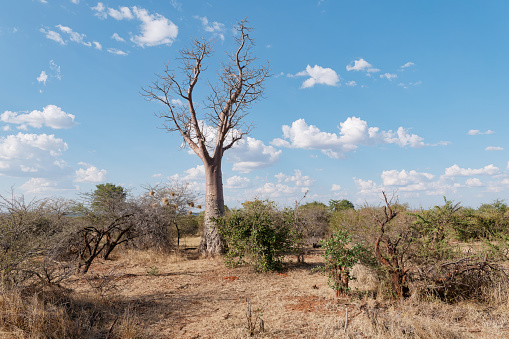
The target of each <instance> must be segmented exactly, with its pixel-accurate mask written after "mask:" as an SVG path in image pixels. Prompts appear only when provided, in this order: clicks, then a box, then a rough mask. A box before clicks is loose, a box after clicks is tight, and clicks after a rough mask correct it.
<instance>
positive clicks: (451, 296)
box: [0, 182, 509, 338]
mask: <svg viewBox="0 0 509 339" xmlns="http://www.w3.org/2000/svg"><path fill="white" fill-rule="evenodd" d="M381 197H382V200H381V203H380V204H379V205H377V206H368V205H366V206H357V207H354V206H353V204H351V203H350V202H349V201H346V200H343V201H336V200H330V201H329V203H328V204H327V205H326V204H324V203H321V202H311V203H307V204H298V203H296V205H295V206H291V207H281V206H278V205H277V204H276V203H275V202H272V201H269V200H258V199H253V200H250V201H246V202H244V203H243V204H242V206H241V207H239V208H235V209H227V212H226V214H225V216H223V217H218V218H216V219H215V220H214V221H215V222H216V223H217V225H218V230H219V234H220V235H221V237H222V239H223V242H224V245H225V252H224V254H223V255H222V256H217V257H212V258H210V257H208V258H207V257H201V256H200V252H199V248H198V247H199V246H198V245H199V239H200V234H201V232H202V231H203V226H202V225H203V213H202V212H201V206H199V205H198V204H197V201H198V200H199V198H200V197H199V195H198V194H197V193H195V192H193V191H191V190H190V189H189V187H188V185H186V184H181V183H178V182H170V183H167V184H159V185H157V186H147V187H144V193H143V194H142V195H141V196H133V195H132V194H131V192H129V191H128V190H127V189H125V188H124V187H121V186H118V185H113V184H104V185H98V186H97V187H96V189H95V190H94V191H92V192H90V193H87V194H83V195H82V196H81V197H80V198H79V199H76V200H73V201H70V200H63V199H56V198H47V199H40V200H31V201H27V200H25V199H24V197H23V196H21V195H16V194H15V192H14V191H13V192H11V194H10V195H3V196H1V197H0V198H1V201H0V208H1V214H0V219H1V223H0V227H1V232H0V249H1V253H0V274H1V275H0V277H1V281H0V283H1V287H0V293H1V294H0V309H1V313H0V333H1V334H2V336H3V337H16V338H67V337H70V338H101V337H104V338H141V337H150V338H152V337H184V338H186V337H189V338H199V337H209V338H223V337H225V338H237V337H260V338H263V337H269V338H278V337H313V338H343V337H359V338H361V337H378V338H394V337H396V338H398V337H399V338H421V337H425V336H427V337H433V338H435V337H442V338H465V337H485V338H492V337H497V336H498V337H506V336H507V333H508V330H509V323H508V322H507V319H509V318H508V315H509V310H508V307H509V299H508V298H509V293H508V292H509V290H508V286H509V285H508V283H509V280H508V275H507V273H508V270H509V266H508V263H509V261H508V260H509V258H508V255H509V228H508V225H509V209H508V207H507V205H506V204H505V203H504V202H503V201H500V200H497V201H494V202H492V203H488V204H483V205H481V206H480V207H479V208H477V209H473V208H468V207H463V206H461V204H460V203H457V202H453V201H449V200H447V199H446V198H444V202H443V203H442V204H440V205H437V206H434V207H431V208H429V209H419V210H413V209H411V208H409V207H408V206H406V205H404V204H401V203H399V202H398V201H397V198H396V197H395V196H392V197H391V196H388V195H386V194H385V193H383V194H382V195H381Z"/></svg>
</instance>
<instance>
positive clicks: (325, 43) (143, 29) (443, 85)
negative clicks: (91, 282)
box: [0, 0, 509, 207]
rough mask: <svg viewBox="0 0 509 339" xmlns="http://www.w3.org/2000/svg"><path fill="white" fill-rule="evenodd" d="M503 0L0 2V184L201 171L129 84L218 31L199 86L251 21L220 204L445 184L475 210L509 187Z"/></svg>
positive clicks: (423, 193) (194, 183)
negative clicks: (256, 84)
mask: <svg viewBox="0 0 509 339" xmlns="http://www.w3.org/2000/svg"><path fill="white" fill-rule="evenodd" d="M508 15H509V3H507V2H506V1H489V2H481V1H332V0H321V1H318V0H313V1H298V2H297V1H249V2H247V1H245V2H244V1H229V0H224V1H194V0H192V1H178V0H164V1H162V0H161V1H159V0H152V1H146V0H145V1H140V0H138V1H132V0H125V1H110V2H106V1H104V2H97V1H89V0H20V1H8V2H5V3H3V4H2V10H1V11H0V51H1V53H0V188H1V190H2V193H3V194H5V193H8V192H9V190H10V188H11V187H12V186H14V187H15V190H16V192H18V193H23V194H25V195H27V196H46V195H50V196H64V197H68V198H74V197H76V195H77V193H79V192H88V191H90V190H92V189H93V188H94V187H95V185H97V184H99V183H104V182H111V183H114V184H119V185H123V186H125V187H128V188H130V189H132V190H133V192H134V193H136V194H138V193H141V192H142V191H143V190H142V189H141V186H142V185H145V184H155V183H157V182H162V181H166V180H171V179H178V180H181V182H184V183H189V184H190V185H191V187H192V188H194V189H196V190H197V191H201V192H204V187H205V184H204V176H203V167H202V164H201V162H200V160H199V158H198V157H197V156H196V155H194V154H190V153H189V152H188V150H187V149H184V150H180V149H179V146H180V144H181V138H180V137H179V135H177V134H172V133H166V132H165V131H164V130H162V129H160V128H159V127H160V126H161V121H160V120H159V119H158V118H157V117H156V116H155V115H154V113H155V112H159V111H162V110H164V107H163V106H162V105H160V104H158V103H155V102H147V101H145V100H144V98H143V97H142V96H141V95H140V91H141V87H142V86H148V85H150V83H151V82H152V81H153V80H155V75H154V74H155V73H161V72H162V71H163V69H164V66H165V65H166V64H167V63H168V65H169V67H170V68H177V67H178V63H177V62H176V60H175V58H176V57H177V56H178V51H179V50H180V49H181V48H183V47H185V46H186V45H188V44H189V42H190V41H191V38H192V37H194V38H200V37H205V38H206V39H210V40H212V41H215V42H214V46H215V52H214V55H213V57H212V58H210V59H209V60H208V61H207V63H208V66H209V68H208V71H207V72H206V73H204V75H205V77H204V78H203V79H202V81H203V83H202V84H201V85H200V86H199V87H198V88H197V95H198V96H197V99H198V101H200V100H201V99H204V98H205V96H206V94H207V82H206V81H205V80H208V79H209V80H210V81H211V82H214V81H215V80H214V79H215V75H216V69H217V68H218V65H219V64H220V62H221V60H224V56H225V53H226V52H228V51H232V49H233V48H234V40H233V37H232V34H233V33H232V28H233V26H234V24H235V22H236V20H239V19H242V18H244V17H248V20H249V23H250V25H251V26H253V27H254V28H256V29H255V31H254V32H253V36H254V38H255V40H256V47H255V50H254V52H255V54H256V55H257V56H258V57H259V62H260V63H264V62H267V61H268V62H269V64H270V67H271V69H272V73H273V76H272V77H271V78H270V79H268V80H267V81H266V90H265V98H264V99H263V100H262V101H260V102H259V103H258V104H256V105H255V106H254V107H253V109H251V111H250V114H249V115H248V117H247V118H246V119H247V121H250V122H253V123H254V124H255V129H254V130H253V131H252V133H251V134H250V136H249V138H247V139H245V140H244V142H243V143H241V144H239V145H238V146H237V147H236V148H234V149H232V150H229V151H227V152H226V153H225V158H224V161H223V179H224V186H225V188H224V190H225V199H226V204H227V205H229V206H235V205H238V204H239V203H240V202H242V201H244V200H245V199H251V198H253V197H260V198H269V199H273V200H276V201H278V202H281V203H282V204H291V203H292V202H293V201H295V200H299V199H300V198H301V197H302V196H303V192H305V191H308V190H309V193H308V196H307V198H306V200H305V201H313V200H318V201H323V202H327V201H328V200H329V199H348V200H350V201H352V202H354V203H355V204H357V205H360V204H363V203H364V202H368V203H378V202H379V196H380V193H381V191H382V190H386V191H388V192H393V191H396V192H398V195H399V199H400V201H402V202H407V203H409V204H410V205H411V206H413V207H420V206H423V207H428V206H430V205H433V204H440V203H441V202H442V201H443V200H442V196H444V195H445V196H446V197H447V198H449V199H453V200H455V201H461V202H463V205H467V206H473V207H476V206H478V205H479V204H480V203H484V202H491V201H493V200H494V199H507V198H508V190H509V176H508V174H509V162H508V160H509V157H508V154H507V147H508V145H507V141H508V134H507V129H508V125H509V124H508V122H509V121H508V120H509V118H508V114H507V111H508V107H509V103H508V100H507V90H508V86H507V81H508V80H507V79H508V75H509V63H508V62H507V59H508V55H509V45H508V44H507V41H508V37H509V35H508V33H509V20H507V17H508Z"/></svg>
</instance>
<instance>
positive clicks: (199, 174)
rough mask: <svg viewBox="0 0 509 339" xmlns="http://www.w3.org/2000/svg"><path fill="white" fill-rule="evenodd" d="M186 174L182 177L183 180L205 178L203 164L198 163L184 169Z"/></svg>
mask: <svg viewBox="0 0 509 339" xmlns="http://www.w3.org/2000/svg"><path fill="white" fill-rule="evenodd" d="M185 173H186V174H187V175H186V176H184V177H183V178H182V179H184V180H200V179H205V166H204V165H198V166H196V167H193V168H190V169H188V170H186V171H185Z"/></svg>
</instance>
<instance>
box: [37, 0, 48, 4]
mask: <svg viewBox="0 0 509 339" xmlns="http://www.w3.org/2000/svg"><path fill="white" fill-rule="evenodd" d="M39 2H40V3H41V4H47V3H48V1H46V0H39Z"/></svg>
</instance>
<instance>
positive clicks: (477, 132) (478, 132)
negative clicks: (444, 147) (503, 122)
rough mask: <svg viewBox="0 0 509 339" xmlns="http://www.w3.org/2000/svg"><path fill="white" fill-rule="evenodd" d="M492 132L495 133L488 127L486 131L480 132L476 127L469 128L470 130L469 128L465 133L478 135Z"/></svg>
mask: <svg viewBox="0 0 509 339" xmlns="http://www.w3.org/2000/svg"><path fill="white" fill-rule="evenodd" d="M493 133H495V132H494V131H492V130H490V129H489V130H487V131H486V132H481V131H480V130H478V129H471V130H469V131H468V133H467V134H468V135H479V134H493Z"/></svg>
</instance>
